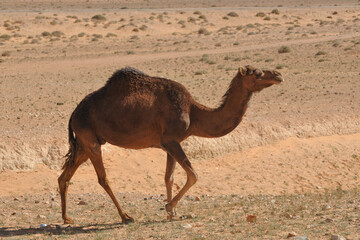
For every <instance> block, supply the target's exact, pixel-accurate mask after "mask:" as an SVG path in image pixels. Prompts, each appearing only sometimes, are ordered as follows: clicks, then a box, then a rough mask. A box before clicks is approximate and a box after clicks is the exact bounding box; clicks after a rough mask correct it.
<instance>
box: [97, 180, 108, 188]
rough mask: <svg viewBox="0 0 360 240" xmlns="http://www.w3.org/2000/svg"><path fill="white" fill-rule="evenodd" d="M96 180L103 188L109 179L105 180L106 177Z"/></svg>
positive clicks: (106, 185)
mask: <svg viewBox="0 0 360 240" xmlns="http://www.w3.org/2000/svg"><path fill="white" fill-rule="evenodd" d="M98 182H99V184H100V185H101V186H102V187H103V188H105V187H108V186H109V181H108V180H107V178H106V177H102V178H98Z"/></svg>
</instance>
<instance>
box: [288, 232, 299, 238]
mask: <svg viewBox="0 0 360 240" xmlns="http://www.w3.org/2000/svg"><path fill="white" fill-rule="evenodd" d="M296 235H297V234H296V233H295V232H289V233H288V235H287V238H291V237H295V236H296Z"/></svg>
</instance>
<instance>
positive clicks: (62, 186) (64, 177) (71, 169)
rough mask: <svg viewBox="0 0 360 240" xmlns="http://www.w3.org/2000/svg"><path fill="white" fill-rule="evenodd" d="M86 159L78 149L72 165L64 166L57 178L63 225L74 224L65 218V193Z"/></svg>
mask: <svg viewBox="0 0 360 240" xmlns="http://www.w3.org/2000/svg"><path fill="white" fill-rule="evenodd" d="M87 159H88V156H87V155H86V154H85V153H84V152H83V151H82V150H81V149H78V150H77V151H76V153H75V159H74V162H73V164H66V165H65V168H64V171H63V172H62V174H61V175H60V177H59V178H58V182H59V190H60V196H61V210H62V218H63V219H64V223H74V221H73V220H72V219H71V218H69V217H68V216H67V213H66V200H67V191H68V187H69V184H70V179H71V178H72V176H73V175H74V173H75V171H76V170H77V169H78V167H79V166H80V165H81V164H82V163H84V162H85V161H86V160H87Z"/></svg>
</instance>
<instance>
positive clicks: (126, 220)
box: [122, 214, 135, 224]
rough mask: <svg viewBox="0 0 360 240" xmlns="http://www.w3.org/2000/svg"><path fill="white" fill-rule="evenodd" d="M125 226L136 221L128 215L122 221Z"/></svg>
mask: <svg viewBox="0 0 360 240" xmlns="http://www.w3.org/2000/svg"><path fill="white" fill-rule="evenodd" d="M122 222H123V224H129V223H133V222H135V220H134V219H133V218H132V217H130V216H129V215H127V214H126V217H125V218H123V219H122Z"/></svg>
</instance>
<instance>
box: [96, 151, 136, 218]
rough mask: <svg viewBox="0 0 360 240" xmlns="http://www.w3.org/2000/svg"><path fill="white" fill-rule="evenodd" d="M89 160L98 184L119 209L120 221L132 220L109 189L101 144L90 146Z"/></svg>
mask: <svg viewBox="0 0 360 240" xmlns="http://www.w3.org/2000/svg"><path fill="white" fill-rule="evenodd" d="M90 160H91V162H92V164H93V165H94V168H95V171H96V174H97V176H98V181H99V184H100V185H101V186H102V187H103V188H104V189H105V191H106V192H107V193H108V194H109V196H110V198H111V199H112V201H113V202H114V204H115V206H116V208H117V209H118V211H119V214H120V216H121V219H122V222H123V223H130V222H134V219H133V218H132V217H130V216H129V215H128V214H127V213H126V212H125V211H124V209H123V208H122V207H121V206H120V204H119V203H118V201H117V199H116V197H115V195H114V194H113V192H112V190H111V187H110V185H109V182H108V180H107V177H106V172H105V168H104V163H103V160H102V156H101V146H100V145H99V144H94V145H93V146H92V147H91V155H90Z"/></svg>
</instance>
